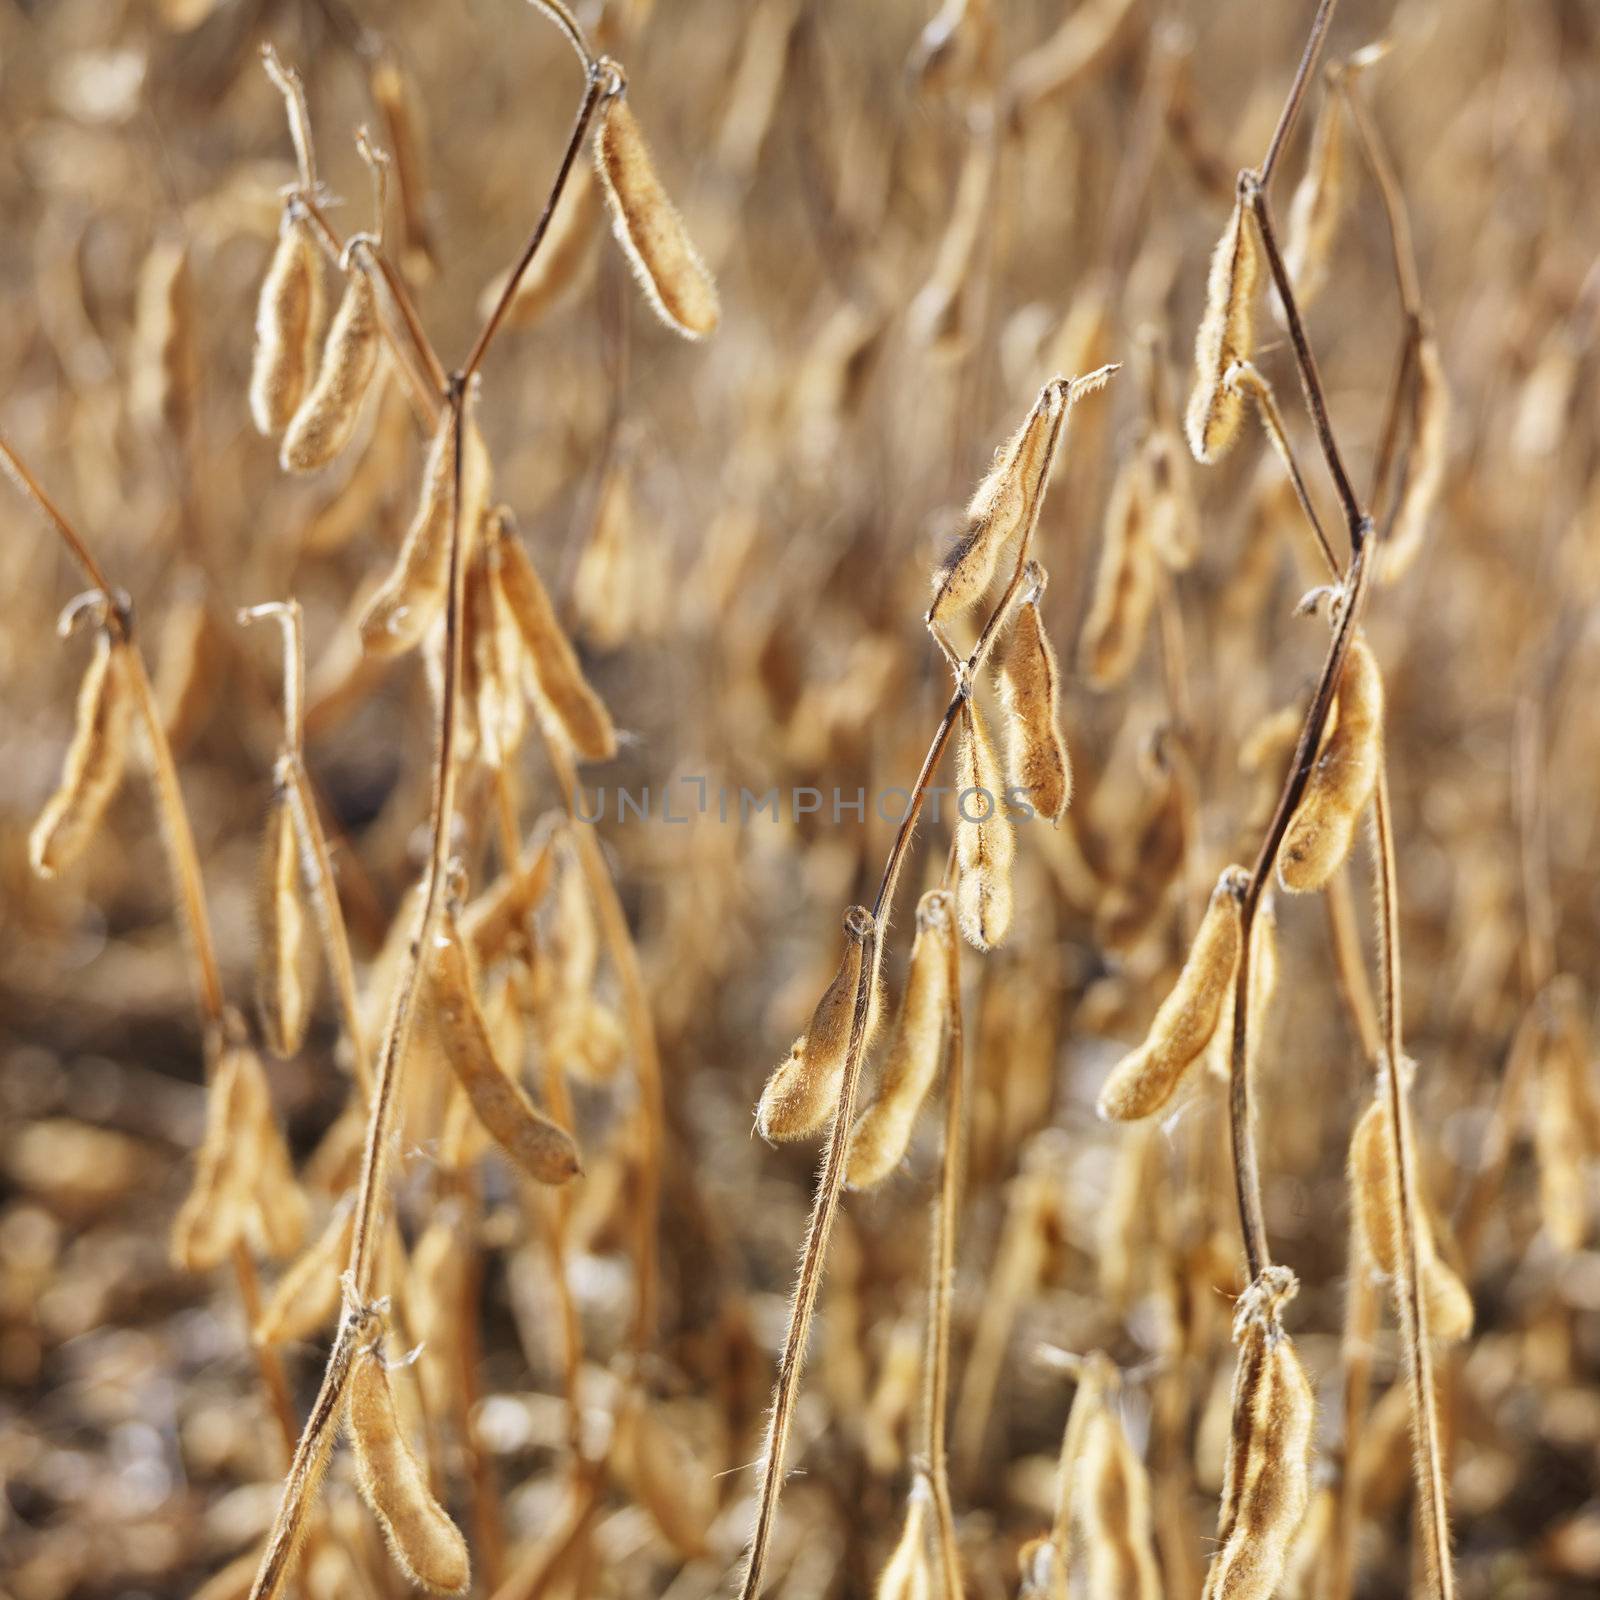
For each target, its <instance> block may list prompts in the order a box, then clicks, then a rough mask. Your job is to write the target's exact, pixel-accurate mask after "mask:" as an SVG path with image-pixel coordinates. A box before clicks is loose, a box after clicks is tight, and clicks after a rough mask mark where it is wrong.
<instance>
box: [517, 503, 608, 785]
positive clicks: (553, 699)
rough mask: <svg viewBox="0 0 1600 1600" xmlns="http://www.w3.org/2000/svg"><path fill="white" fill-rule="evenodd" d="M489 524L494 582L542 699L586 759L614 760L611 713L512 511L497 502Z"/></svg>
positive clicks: (576, 748) (570, 740)
mask: <svg viewBox="0 0 1600 1600" xmlns="http://www.w3.org/2000/svg"><path fill="white" fill-rule="evenodd" d="M487 528H488V537H489V561H490V575H491V581H492V582H494V583H495V584H497V585H498V587H499V593H500V595H501V596H502V597H503V598H504V600H505V604H506V607H507V609H508V610H509V612H510V614H511V617H512V620H513V621H514V622H515V624H516V628H517V632H518V634H519V635H520V636H521V639H522V644H523V648H524V649H525V650H526V651H527V656H528V661H529V663H530V665H531V666H532V668H533V676H534V681H535V683H537V685H538V687H539V695H540V698H541V699H542V700H543V701H544V703H545V705H547V706H548V707H549V709H550V713H551V715H552V716H553V717H554V719H555V721H556V723H557V724H558V725H559V727H560V729H561V731H562V732H563V733H564V734H565V735H566V736H567V739H568V741H569V742H570V743H571V745H572V748H573V749H574V750H575V751H577V753H578V754H579V755H580V756H581V757H582V758H583V759H584V760H585V761H609V760H610V759H611V758H612V756H614V755H615V754H616V753H617V731H616V729H615V727H614V726H613V725H612V722H611V713H610V712H609V711H607V710H606V707H605V702H604V701H602V700H601V698H600V696H599V695H597V694H596V693H595V692H594V690H593V688H591V687H590V684H589V680H588V679H587V678H585V677H584V675H583V668H582V667H581V666H580V665H579V663H578V655H577V652H576V651H575V650H574V649H573V648H572V641H571V640H570V639H568V637H567V635H566V630H565V629H564V628H562V626H561V623H560V621H559V619H558V618H557V616H556V609H555V607H554V606H553V605H552V604H551V603H550V596H549V593H548V592H547V591H546V589H545V586H544V583H543V580H542V579H541V578H540V577H539V574H538V571H537V569H536V568H535V567H534V565H533V562H532V560H531V559H530V558H529V556H528V552H527V549H526V548H525V547H524V545H523V543H522V540H521V539H520V538H519V537H518V536H517V531H516V527H515V525H514V524H513V523H512V520H511V513H510V511H509V510H508V509H507V508H506V507H504V506H498V507H496V508H495V510H494V511H493V512H492V513H491V514H490V516H489V519H488V523H487Z"/></svg>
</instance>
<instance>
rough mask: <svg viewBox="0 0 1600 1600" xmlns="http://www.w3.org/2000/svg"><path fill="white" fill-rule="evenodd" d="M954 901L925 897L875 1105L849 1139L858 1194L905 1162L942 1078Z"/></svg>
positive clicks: (936, 894)
mask: <svg viewBox="0 0 1600 1600" xmlns="http://www.w3.org/2000/svg"><path fill="white" fill-rule="evenodd" d="M949 898H950V897H949V896H948V895H947V894H945V893H943V892H942V891H940V890H937V889H935V890H931V891H930V892H929V893H927V894H925V895H924V896H923V897H922V899H921V901H920V902H919V903H918V906H917V935H916V938H915V940H914V941H913V943H912V946H911V965H910V969H909V971H908V973H907V976H906V992H905V995H904V997H903V998H902V1000H901V1002H900V1011H899V1014H898V1016H896V1018H895V1024H894V1034H893V1036H892V1037H891V1039H890V1041H889V1049H888V1053H887V1054H886V1055H885V1057H884V1062H883V1071H882V1073H881V1075H880V1076H879V1079H878V1086H877V1092H876V1093H875V1094H874V1096H873V1098H872V1102H871V1104H870V1105H868V1107H867V1108H866V1110H865V1111H863V1112H862V1114H861V1116H860V1117H859V1118H858V1119H857V1121H856V1126H855V1131H854V1133H853V1134H852V1135H851V1137H850V1166H849V1169H848V1171H847V1173H846V1178H845V1181H846V1182H847V1183H848V1184H849V1185H850V1187H851V1188H852V1189H870V1188H872V1187H873V1186H874V1185H876V1184H879V1183H881V1182H882V1181H883V1180H884V1179H885V1178H887V1177H888V1176H889V1174H890V1173H891V1172H893V1171H894V1169H895V1168H896V1167H897V1166H899V1164H900V1162H901V1161H902V1160H903V1159H904V1157H905V1153H906V1146H907V1145H908V1144H910V1142H911V1129H912V1127H913V1125H914V1124H915V1122H916V1119H917V1112H918V1111H920V1110H921V1109H922V1103H923V1101H924V1100H925V1099H927V1096H928V1091H929V1089H931V1088H932V1087H933V1081H934V1079H935V1078H936V1077H937V1076H938V1072H939V1060H940V1054H941V1050H942V1047H943V1045H944V1032H945V1022H946V1019H947V1018H948V1016H949V1014H950V973H951V965H952V963H951V941H952V940H953V938H954V936H955V931H954V928H953V927H952V925H951V915H950V905H949Z"/></svg>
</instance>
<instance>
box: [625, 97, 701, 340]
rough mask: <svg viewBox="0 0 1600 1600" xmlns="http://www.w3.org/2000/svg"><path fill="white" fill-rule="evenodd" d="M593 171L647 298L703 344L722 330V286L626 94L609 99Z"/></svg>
mask: <svg viewBox="0 0 1600 1600" xmlns="http://www.w3.org/2000/svg"><path fill="white" fill-rule="evenodd" d="M594 156H595V168H596V170H597V171H598V172H599V174H600V180H601V184H602V186H603V187H604V189H605V195H606V202H607V204H608V205H609V206H610V208H611V225H612V231H613V232H614V233H615V234H616V237H617V243H618V244H620V245H621V246H622V249H623V253H624V254H625V255H626V256H627V258H628V263H629V265H630V266H632V268H633V275H634V277H636V278H637V279H638V280H639V287H640V288H641V289H643V290H644V294H645V298H646V299H647V300H648V301H649V302H650V304H651V306H652V307H653V308H654V309H655V312H656V314H657V315H658V316H659V317H660V318H661V320H662V321H663V322H665V323H666V324H667V326H668V327H670V328H674V329H676V330H677V331H678V332H679V333H681V334H683V335H684V336H685V337H686V338H690V339H703V338H705V336H706V335H707V334H709V333H711V332H712V331H713V330H714V329H715V328H716V326H717V319H718V317H719V316H720V315H721V308H720V307H719V305H718V303H717V286H716V284H715V283H714V282H713V281H712V277H711V273H710V271H709V270H708V269H707V267H706V264H705V263H704V262H703V261H702V260H701V259H700V257H699V255H698V254H697V253H696V251H695V248H694V246H693V245H692V244H691V243H690V242H689V235H688V233H687V231H686V230H685V229H684V226H683V218H682V217H680V216H679V215H678V211H677V208H676V207H675V206H674V205H673V203H672V201H671V200H670V199H669V198H668V196H667V191H666V190H665V189H664V188H662V186H661V180H660V178H658V177H657V176H656V169H655V163H654V162H653V161H652V160H651V159H650V147H649V146H648V145H647V144H646V143H645V139H644V134H643V133H642V132H641V131H640V129H639V123H638V121H637V119H636V118H635V117H634V114H633V108H632V107H631V106H629V104H628V102H627V99H626V98H625V96H623V95H621V94H618V95H615V96H613V97H612V98H611V99H609V100H608V101H606V103H605V105H604V107H603V108H602V110H601V113H600V126H599V127H598V128H597V129H596V130H595V136H594Z"/></svg>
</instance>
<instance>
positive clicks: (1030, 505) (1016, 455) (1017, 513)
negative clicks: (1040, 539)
mask: <svg viewBox="0 0 1600 1600" xmlns="http://www.w3.org/2000/svg"><path fill="white" fill-rule="evenodd" d="M1067 394H1068V389H1067V385H1066V383H1065V382H1064V381H1063V380H1062V379H1060V378H1052V379H1051V380H1050V382H1049V383H1047V384H1046V385H1045V386H1044V387H1043V388H1042V389H1041V390H1040V391H1039V398H1038V399H1037V400H1035V401H1034V403H1033V409H1032V410H1031V411H1030V412H1029V413H1028V415H1027V416H1026V417H1025V418H1024V419H1023V423H1022V426H1021V427H1020V428H1018V429H1017V431H1016V432H1015V433H1014V434H1012V436H1011V437H1010V438H1009V439H1008V440H1007V441H1006V442H1005V443H1004V444H1003V445H1001V447H1000V448H999V449H998V450H997V451H996V452H995V458H994V465H993V466H992V467H990V469H989V472H988V474H987V476H986V477H985V478H984V479H983V481H982V482H981V483H980V484H979V485H978V487H977V488H976V489H975V490H974V491H973V495H972V499H971V500H970V501H969V502H968V504H967V530H966V532H965V533H964V534H963V535H962V536H961V538H960V539H959V540H958V541H957V543H956V545H955V548H954V549H952V550H951V551H950V553H949V555H947V556H946V557H945V559H944V561H943V562H942V563H941V564H940V566H939V567H938V569H937V570H936V571H935V573H934V575H933V589H934V595H933V605H932V606H931V608H930V609H929V612H928V616H929V619H930V620H931V621H934V622H943V621H945V620H947V619H948V618H950V617H954V616H959V615H960V614H961V613H962V612H963V611H965V610H967V609H968V608H969V607H970V606H972V605H974V604H976V602H977V601H978V599H979V598H980V597H981V595H982V594H983V592H984V590H985V589H987V588H988V587H989V581H990V579H991V578H993V577H994V569H995V564H996V563H997V562H998V561H999V559H1000V553H1001V551H1003V550H1004V549H1005V547H1006V545H1007V544H1009V543H1010V541H1011V538H1012V536H1013V535H1014V534H1015V533H1017V532H1018V530H1019V529H1021V528H1022V527H1023V526H1024V525H1025V524H1026V523H1027V522H1028V521H1029V519H1030V518H1031V517H1033V516H1034V515H1035V514H1036V512H1037V508H1038V506H1039V503H1040V501H1041V500H1042V499H1043V497H1044V492H1045V484H1046V481H1047V479H1048V477H1049V474H1050V464H1051V462H1052V460H1053V459H1054V457H1055V448H1056V443H1057V441H1058V440H1059V439H1060V437H1061V430H1060V421H1061V417H1062V414H1063V412H1064V411H1065V408H1066V403H1067Z"/></svg>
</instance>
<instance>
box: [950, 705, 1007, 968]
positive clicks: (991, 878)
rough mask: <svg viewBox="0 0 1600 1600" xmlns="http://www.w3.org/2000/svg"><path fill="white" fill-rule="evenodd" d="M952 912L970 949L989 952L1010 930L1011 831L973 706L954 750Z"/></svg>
mask: <svg viewBox="0 0 1600 1600" xmlns="http://www.w3.org/2000/svg"><path fill="white" fill-rule="evenodd" d="M955 804H956V820H955V835H956V839H955V845H956V865H957V866H958V867H959V868H960V872H961V875H960V877H959V878H958V879H957V881H956V912H957V920H958V921H959V923H960V927H961V934H962V937H963V938H965V939H966V941H967V943H968V944H970V945H971V946H972V947H973V948H974V949H975V950H993V949H995V948H996V947H997V946H999V945H1001V944H1003V943H1004V942H1005V937H1006V935H1007V933H1009V932H1010V931H1011V912H1012V892H1011V864H1012V862H1013V860H1014V859H1015V857H1016V851H1017V840H1016V830H1015V829H1014V828H1013V827H1012V826H1011V821H1010V819H1009V818H1008V817H1007V816H1006V814H1005V812H1004V810H1003V804H1004V780H1003V779H1002V777H1001V775H1000V762H999V759H998V758H997V757H996V755H995V752H994V745H993V744H992V743H991V742H990V739H989V730H988V729H987V728H986V727H985V726H984V723H983V718H982V717H981V716H980V715H979V714H978V708H977V707H976V706H975V705H974V704H973V703H972V700H971V698H970V697H969V698H968V699H967V701H966V703H965V704H964V705H963V706H962V708H961V742H960V744H959V746H958V747H957V749H956V793H955Z"/></svg>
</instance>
